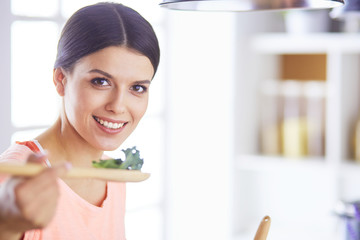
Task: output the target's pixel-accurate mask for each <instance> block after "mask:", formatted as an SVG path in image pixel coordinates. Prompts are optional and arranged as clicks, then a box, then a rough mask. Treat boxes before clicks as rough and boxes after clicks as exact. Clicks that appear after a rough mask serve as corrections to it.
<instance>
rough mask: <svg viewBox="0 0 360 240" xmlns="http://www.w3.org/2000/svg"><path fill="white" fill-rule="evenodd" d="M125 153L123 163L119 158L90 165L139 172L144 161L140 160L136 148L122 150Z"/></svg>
mask: <svg viewBox="0 0 360 240" xmlns="http://www.w3.org/2000/svg"><path fill="white" fill-rule="evenodd" d="M122 151H123V152H124V153H125V161H123V160H122V159H121V158H117V159H107V160H100V161H98V162H97V161H93V162H92V165H93V167H96V168H117V169H129V170H140V169H141V168H142V165H143V163H144V160H143V159H141V158H140V152H139V151H138V150H136V147H135V146H134V147H132V148H127V149H125V150H124V149H123V150H122Z"/></svg>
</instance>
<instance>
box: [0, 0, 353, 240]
mask: <svg viewBox="0 0 360 240" xmlns="http://www.w3.org/2000/svg"><path fill="white" fill-rule="evenodd" d="M95 2H96V1H92V0H1V1H0V33H1V37H0V52H1V54H0V72H1V76H2V84H1V88H0V97H1V102H2V103H1V104H0V113H1V117H0V124H1V126H2V127H1V136H0V151H3V150H5V149H6V148H7V147H8V146H9V144H10V143H11V142H13V141H15V140H22V139H29V138H32V137H34V136H36V135H37V134H38V133H39V132H41V131H42V130H43V129H44V128H46V127H48V126H49V125H50V124H52V122H53V121H54V120H55V118H56V117H57V114H58V109H59V108H58V106H59V103H60V99H59V97H58V96H57V94H56V92H55V91H54V90H52V89H54V87H53V86H52V67H53V62H54V59H55V54H56V44H57V39H58V36H59V31H60V29H61V27H62V25H63V24H64V21H65V20H66V19H67V18H68V17H69V16H70V15H71V14H72V13H73V12H74V11H75V10H77V9H78V8H79V7H81V6H84V5H87V4H90V3H95ZM119 2H123V3H124V4H126V5H129V6H131V7H133V8H134V9H136V10H138V11H139V12H140V13H142V14H143V15H144V16H145V17H146V18H147V19H148V20H149V21H150V22H151V23H152V24H153V26H154V28H155V31H156V32H157V34H158V37H159V40H160V44H161V49H162V58H161V64H160V69H159V70H158V73H157V75H156V77H155V79H154V80H153V83H152V86H151V96H150V105H149V109H148V112H147V114H146V116H145V118H144V119H143V120H142V122H141V123H140V125H139V127H138V129H137V130H136V132H135V134H134V135H133V136H132V137H131V138H130V139H128V141H127V142H126V143H124V145H123V146H122V148H125V147H126V146H133V145H136V146H138V148H139V149H140V150H141V155H142V157H143V158H144V160H145V164H144V171H147V172H151V173H152V176H151V178H150V179H148V180H147V181H146V182H143V183H136V184H134V183H130V184H128V196H127V198H128V200H127V208H128V210H127V219H126V221H127V238H128V240H141V239H151V240H184V239H186V240H192V239H194V240H195V239H196V240H198V239H207V240H212V239H214V240H219V239H223V240H225V239H228V240H245V239H253V236H254V235H255V232H256V229H257V226H258V224H259V222H260V220H261V219H262V217H263V216H265V215H270V216H271V218H272V225H271V228H270V233H269V236H268V239H269V240H271V239H274V240H275V239H276V240H282V239H283V240H285V239H286V240H288V239H292V240H297V239H299V240H300V239H307V240H312V239H313V240H315V239H316V240H318V239H327V240H335V239H336V240H341V239H351V238H350V237H351V235H348V236H347V235H346V232H351V230H356V228H357V227H358V226H357V225H356V224H355V225H354V224H353V223H354V222H355V223H356V220H354V219H353V218H351V217H350V218H345V217H340V216H338V214H339V213H344V212H343V209H342V208H339V206H341V205H339V204H338V203H339V201H342V202H347V203H350V202H353V201H357V200H360V187H359V183H360V165H359V163H360V143H359V141H360V132H359V131H360V125H359V123H358V115H359V111H358V109H359V104H360V102H359V90H360V88H359V84H360V71H359V64H360V58H359V56H360V35H359V29H360V28H359V23H360V20H359V16H358V13H357V11H351V12H344V11H343V9H344V8H338V9H335V10H334V11H331V12H330V10H311V11H309V10H308V11H305V10H302V11H293V10H292V11H281V12H278V11H271V12H246V13H244V12H243V13H220V12H212V13H211V12H183V11H171V10H167V9H163V8H161V7H159V6H158V4H159V2H160V1H158V0H126V1H119ZM348 2H349V3H350V1H348ZM330 15H331V16H332V17H330ZM118 153H119V152H118V151H114V152H111V153H109V154H113V155H114V156H116V155H117V154H118ZM349 209H350V210H353V208H349ZM350 213H352V212H351V211H350ZM346 229H348V230H349V229H350V231H346ZM354 234H355V235H356V234H357V233H356V231H355V233H354ZM347 237H348V238H347ZM354 239H358V238H354Z"/></svg>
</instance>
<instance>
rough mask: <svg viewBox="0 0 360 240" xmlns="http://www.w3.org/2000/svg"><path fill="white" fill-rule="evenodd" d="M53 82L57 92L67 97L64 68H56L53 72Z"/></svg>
mask: <svg viewBox="0 0 360 240" xmlns="http://www.w3.org/2000/svg"><path fill="white" fill-rule="evenodd" d="M53 82H54V85H55V88H56V91H57V92H58V94H59V95H60V96H64V95H65V83H66V76H65V72H64V70H63V69H62V68H55V69H54V72H53Z"/></svg>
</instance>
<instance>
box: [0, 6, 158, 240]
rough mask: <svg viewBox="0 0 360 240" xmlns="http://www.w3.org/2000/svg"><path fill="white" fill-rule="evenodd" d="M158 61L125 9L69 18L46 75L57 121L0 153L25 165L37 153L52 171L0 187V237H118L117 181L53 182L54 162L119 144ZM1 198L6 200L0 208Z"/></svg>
mask: <svg viewBox="0 0 360 240" xmlns="http://www.w3.org/2000/svg"><path fill="white" fill-rule="evenodd" d="M159 58H160V50H159V44H158V40H157V37H156V35H155V32H154V30H153V28H152V26H151V25H150V24H149V23H148V22H147V21H146V20H145V19H144V18H143V17H142V16H141V15H140V14H138V13H137V12H136V11H134V10H133V9H131V8H128V7H126V6H124V5H122V4H116V3H99V4H95V5H90V6H87V7H84V8H82V9H80V10H78V11H77V12H76V13H74V15H72V16H71V17H70V19H69V20H68V21H67V23H66V25H65V27H64V29H63V32H62V34H61V37H60V40H59V43H58V52H57V58H56V62H55V66H54V72H53V83H54V85H55V88H56V92H57V93H58V95H59V96H60V97H61V99H62V104H61V105H62V108H61V112H60V116H59V118H58V119H57V121H56V122H55V123H54V124H53V125H52V126H51V127H50V128H49V129H47V130H46V131H45V132H43V133H42V134H40V135H39V136H37V137H36V138H35V139H36V140H31V141H26V142H18V143H16V144H14V145H12V146H11V147H10V149H9V150H8V151H6V152H5V153H4V154H2V155H1V156H0V160H2V161H17V162H25V161H26V159H27V158H28V156H30V155H31V153H32V152H42V153H43V154H44V149H45V150H46V151H47V152H48V158H47V159H46V158H45V157H42V158H38V159H37V160H38V161H39V160H40V161H41V162H43V163H44V164H45V162H46V164H47V165H52V166H54V167H53V168H49V169H47V170H44V171H43V172H41V173H40V174H38V175H37V176H35V177H31V178H26V179H14V178H10V179H8V180H7V181H6V182H4V183H3V184H2V189H3V191H2V192H1V193H0V198H1V199H2V200H1V201H0V239H3V238H5V239H20V238H23V239H92V238H93V237H94V236H95V238H96V239H125V231H124V211H125V183H115V182H106V181H101V180H95V179H76V180H73V179H72V180H70V179H61V178H59V177H61V176H62V175H63V174H64V172H65V171H66V170H65V168H64V167H61V166H62V165H61V164H63V163H64V162H67V163H71V165H73V166H80V167H83V166H85V167H89V166H91V163H92V161H93V160H94V159H99V158H101V157H102V156H103V154H104V151H111V150H115V149H117V148H119V147H120V145H122V144H123V142H124V141H125V140H126V139H127V138H128V137H129V136H130V134H131V133H132V132H133V131H134V129H135V128H136V127H137V125H138V123H139V121H140V120H141V119H142V117H143V115H144V114H145V111H146V109H147V106H148V99H149V88H150V83H151V81H152V79H153V77H154V74H155V73H156V71H157V67H158V64H159ZM56 166H60V167H56ZM67 166H68V165H67ZM14 182H16V183H17V184H10V183H14ZM4 189H5V190H4ZM11 193H13V194H11ZM9 194H10V195H11V196H12V197H10V198H9ZM4 199H7V200H8V199H10V200H11V199H12V200H11V201H7V206H3V205H2V203H4V201H3V200H4ZM9 204H13V208H14V209H16V210H15V211H12V212H9V211H7V209H8V205H9Z"/></svg>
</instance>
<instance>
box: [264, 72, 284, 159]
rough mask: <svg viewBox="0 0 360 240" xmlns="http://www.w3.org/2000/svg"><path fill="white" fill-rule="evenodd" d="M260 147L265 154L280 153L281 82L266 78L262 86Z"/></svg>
mask: <svg viewBox="0 0 360 240" xmlns="http://www.w3.org/2000/svg"><path fill="white" fill-rule="evenodd" d="M260 99H261V105H260V106H261V117H260V149H261V153H262V154H264V155H280V154H281V147H280V145H281V143H280V126H279V123H280V82H279V81H278V80H270V79H269V80H265V81H264V82H263V83H262V85H261V87H260Z"/></svg>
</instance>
